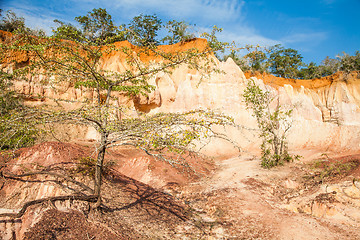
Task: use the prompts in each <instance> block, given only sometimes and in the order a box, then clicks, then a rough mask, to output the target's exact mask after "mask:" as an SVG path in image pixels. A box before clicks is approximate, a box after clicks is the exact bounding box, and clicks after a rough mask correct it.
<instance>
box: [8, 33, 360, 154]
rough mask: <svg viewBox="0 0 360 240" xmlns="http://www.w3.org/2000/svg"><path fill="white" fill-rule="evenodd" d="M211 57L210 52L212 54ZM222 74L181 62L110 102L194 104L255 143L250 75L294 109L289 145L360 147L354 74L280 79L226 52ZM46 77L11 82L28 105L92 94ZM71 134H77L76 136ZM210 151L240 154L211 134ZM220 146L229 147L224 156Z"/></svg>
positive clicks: (136, 106) (116, 60)
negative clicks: (148, 87) (147, 88)
mask: <svg viewBox="0 0 360 240" xmlns="http://www.w3.org/2000/svg"><path fill="white" fill-rule="evenodd" d="M117 45H119V46H123V45H124V46H127V47H129V48H130V49H132V50H133V51H136V47H135V46H132V45H131V44H130V43H128V42H126V41H125V42H120V43H117ZM204 46H206V41H205V40H203V39H196V40H192V41H190V42H187V43H182V44H176V45H171V46H163V47H162V48H163V49H164V50H165V51H179V50H184V49H188V48H191V47H197V48H199V49H202V48H204ZM14 57H15V58H16V59H17V61H18V64H17V65H9V66H8V68H9V70H11V68H14V67H19V66H21V64H26V62H27V61H28V59H27V58H26V56H24V55H23V54H20V55H19V56H18V57H16V56H14ZM209 57H211V58H214V56H209ZM141 60H142V61H146V62H148V61H158V59H156V57H154V58H153V59H152V58H151V56H150V57H149V56H142V57H141ZM214 61H215V62H216V64H217V66H218V68H219V70H220V71H222V72H223V74H219V73H213V74H211V75H210V76H208V77H204V76H202V75H201V73H200V72H197V71H195V70H193V69H189V68H188V67H187V66H185V65H181V66H179V67H178V68H177V69H175V70H174V71H173V72H172V73H171V74H168V73H158V74H157V75H155V76H154V77H153V78H152V79H150V84H152V85H153V86H155V90H154V91H153V92H152V93H150V94H149V95H148V96H137V97H135V98H128V97H126V96H124V95H123V94H121V93H114V98H113V100H112V104H114V105H117V106H123V105H126V106H128V107H130V108H132V109H133V110H132V111H133V115H136V111H142V112H146V113H149V114H153V113H158V112H184V111H189V110H193V109H199V108H202V109H211V110H214V111H219V112H223V113H225V114H228V115H230V116H232V117H234V119H235V121H236V123H237V124H239V125H241V126H242V128H241V130H239V129H232V128H226V130H225V131H226V134H227V135H228V136H229V137H230V138H231V139H233V140H234V141H236V142H237V143H238V144H239V145H240V146H241V147H242V148H243V149H247V150H250V149H257V148H258V146H259V142H260V141H259V140H258V139H257V137H256V136H257V133H256V131H245V130H244V129H254V128H257V125H256V121H255V119H254V118H253V117H252V115H251V112H250V111H248V110H246V108H245V104H244V102H243V98H242V93H243V90H244V89H245V83H246V81H247V79H248V78H250V77H252V78H253V79H255V80H256V81H257V83H258V84H260V85H261V86H262V88H264V89H267V90H269V91H271V92H274V93H275V94H279V97H280V103H281V105H283V106H285V107H289V108H293V109H294V111H293V127H292V129H291V131H290V132H289V136H288V139H289V147H290V150H291V148H293V149H294V148H295V149H296V148H320V149H324V150H326V149H329V148H330V149H332V150H334V151H339V150H341V151H342V150H358V149H359V148H360V146H359V142H360V80H359V73H355V72H354V73H350V74H345V73H341V72H340V73H337V74H334V75H332V76H328V77H324V78H321V79H314V80H292V79H283V78H277V77H274V76H271V75H265V74H255V75H250V74H249V73H247V74H246V75H244V73H243V72H242V71H241V69H240V68H239V67H238V66H237V65H236V64H235V63H234V62H233V60H232V59H230V58H229V59H228V60H227V61H226V62H219V61H218V60H217V59H215V58H214ZM101 66H102V68H104V69H106V70H112V71H124V70H125V69H126V68H127V67H128V66H127V64H126V62H125V61H124V56H123V55H122V54H121V53H119V52H113V53H109V54H106V55H105V56H104V58H103V59H102V60H101ZM43 78H44V77H43V76H41V75H39V76H32V77H30V79H29V81H27V82H17V83H15V86H14V88H15V90H16V91H18V92H20V93H23V94H26V95H32V96H37V98H32V99H29V101H27V104H29V105H39V104H44V103H46V104H54V99H59V98H61V99H66V100H70V101H73V102H72V103H66V104H65V103H64V107H65V108H67V109H73V108H76V107H78V106H80V105H81V104H80V103H77V102H79V101H82V100H85V99H90V100H91V99H96V98H97V93H96V92H95V91H93V90H91V89H86V88H83V87H80V88H78V89H75V88H74V87H73V86H72V85H71V84H70V83H69V84H66V85H64V84H62V85H56V84H55V85H51V84H50V83H51V79H49V80H48V82H49V84H47V85H44V84H40V82H42V81H43V80H44V79H43ZM84 135H85V136H88V137H90V138H92V139H96V138H97V135H96V134H94V133H93V131H92V130H89V133H86V134H83V135H82V137H83V136H84ZM74 137H76V136H74ZM204 152H206V153H207V154H209V155H211V156H214V155H215V156H224V157H225V155H226V156H230V155H234V154H237V153H238V152H237V150H236V149H234V148H233V147H232V146H230V145H229V144H228V143H224V142H222V141H214V142H213V143H211V144H209V146H208V147H206V148H205V149H204ZM224 153H226V154H225V155H224Z"/></svg>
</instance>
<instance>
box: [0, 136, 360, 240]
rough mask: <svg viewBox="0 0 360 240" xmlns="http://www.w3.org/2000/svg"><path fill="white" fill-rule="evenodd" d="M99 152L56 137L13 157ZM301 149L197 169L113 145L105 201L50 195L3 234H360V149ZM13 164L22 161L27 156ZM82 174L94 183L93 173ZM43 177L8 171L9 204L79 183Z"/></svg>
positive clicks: (4, 201)
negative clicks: (271, 162)
mask: <svg viewBox="0 0 360 240" xmlns="http://www.w3.org/2000/svg"><path fill="white" fill-rule="evenodd" d="M89 152H90V151H89V147H88V146H79V145H76V144H67V143H66V144H63V143H46V144H43V145H41V146H35V147H33V148H31V149H27V150H23V151H22V152H20V153H18V154H17V156H16V159H13V160H12V161H10V162H11V163H16V162H17V163H22V164H25V163H27V164H28V163H31V162H32V163H34V162H37V161H38V162H39V161H40V163H41V164H42V165H46V164H45V163H47V162H48V164H50V165H52V166H55V165H56V166H58V165H57V164H59V163H60V162H67V164H68V165H69V162H70V163H74V162H76V161H78V159H79V158H82V157H84V156H86V155H87V154H88V153H89ZM69 153H71V154H70V155H69ZM298 154H300V155H303V156H304V158H303V159H301V160H300V161H297V162H293V163H289V164H286V165H285V166H281V167H277V168H274V169H271V170H266V169H262V168H261V167H260V165H259V161H260V160H259V158H258V157H257V156H254V155H252V154H249V153H244V154H242V155H241V156H239V157H234V158H230V159H225V160H218V161H213V162H212V161H207V163H206V164H201V162H199V159H191V162H192V166H193V167H194V168H195V169H196V170H197V172H198V174H194V173H191V172H188V171H184V169H178V170H174V169H170V168H169V166H167V165H166V164H165V165H164V163H159V162H157V161H156V160H154V159H149V158H148V157H146V156H144V155H141V154H140V153H136V152H131V151H130V150H122V151H120V150H119V151H118V152H116V151H115V152H112V153H110V154H109V156H110V157H109V159H108V160H112V161H114V162H115V165H112V170H110V171H108V172H107V174H106V177H105V181H104V185H103V193H104V205H103V206H102V208H101V210H100V211H92V210H90V208H89V205H88V204H85V203H82V202H77V201H65V202H56V203H44V204H42V205H38V206H34V207H32V208H31V209H29V210H28V211H27V213H26V214H25V215H24V216H23V217H22V218H21V219H20V220H15V221H12V220H9V219H6V218H2V219H1V221H0V231H2V232H1V234H0V236H2V238H3V239H11V238H14V237H16V239H21V238H23V239H84V240H86V239H327V240H329V239H360V190H359V187H360V186H359V177H360V174H359V173H360V171H359V169H360V167H359V159H360V158H359V157H360V156H359V155H357V154H354V153H351V154H350V153H347V155H345V154H343V155H334V154H330V153H328V154H327V155H324V154H322V153H320V152H317V151H311V150H303V151H302V152H299V153H298ZM349 154H350V155H349ZM49 156H50V157H49ZM64 156H67V157H64ZM69 156H76V157H71V158H69ZM134 159H135V160H134ZM347 163H351V164H347ZM54 164H55V165H54ZM131 164H132V165H131ZM70 165H71V164H70ZM15 166H16V167H15ZM32 166H34V164H33V165H32ZM35 166H37V167H38V168H39V165H35ZM129 166H131V167H129ZM10 169H12V170H14V171H15V170H16V171H20V170H19V169H18V165H13V167H10ZM167 169H169V170H167ZM73 172H74V171H73ZM77 174H79V173H77ZM75 179H77V180H81V181H82V182H84V183H86V184H88V185H91V181H89V179H90V177H89V176H80V177H79V176H78V177H75ZM30 180H31V181H30ZM34 180H36V179H34V178H31V179H27V181H22V182H19V181H17V180H6V181H4V180H2V182H1V183H0V184H2V185H1V186H2V187H1V191H0V204H1V205H0V208H2V209H0V210H1V211H3V212H4V211H6V210H9V209H10V208H19V206H21V204H22V203H23V202H24V201H26V200H30V199H36V198H38V197H39V196H47V195H54V194H64V193H69V192H71V191H72V190H73V189H72V190H70V188H69V186H70V185H69V183H67V182H66V181H65V182H61V184H59V183H60V182H54V181H49V180H50V179H49V178H38V179H37V181H34ZM39 181H40V182H39ZM60 186H62V187H60ZM64 186H67V188H66V189H65V188H64ZM59 189H60V190H59ZM0 239H1V237H0Z"/></svg>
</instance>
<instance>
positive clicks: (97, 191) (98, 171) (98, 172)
mask: <svg viewBox="0 0 360 240" xmlns="http://www.w3.org/2000/svg"><path fill="white" fill-rule="evenodd" d="M106 141H107V134H106V133H104V132H103V133H101V140H100V147H99V152H98V156H97V161H96V166H95V177H94V182H95V184H94V185H95V186H94V195H95V196H97V197H98V199H97V202H96V204H95V206H94V208H98V207H99V206H100V204H101V183H102V168H103V164H104V158H105V151H106Z"/></svg>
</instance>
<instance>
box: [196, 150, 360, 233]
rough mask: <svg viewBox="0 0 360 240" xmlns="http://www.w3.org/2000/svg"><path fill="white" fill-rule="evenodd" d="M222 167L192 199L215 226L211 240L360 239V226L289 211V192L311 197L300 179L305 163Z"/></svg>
mask: <svg viewBox="0 0 360 240" xmlns="http://www.w3.org/2000/svg"><path fill="white" fill-rule="evenodd" d="M305 155H306V156H307V155H311V154H309V153H307V154H305ZM312 156H314V155H313V154H312ZM307 157H308V156H307ZM218 164H219V170H218V171H217V172H216V173H215V175H214V176H213V177H211V178H209V179H206V180H203V181H202V182H200V183H197V184H193V185H192V186H191V187H190V188H191V190H190V189H189V192H192V193H193V194H194V193H195V192H197V193H198V195H197V196H194V195H192V196H191V197H190V198H189V199H195V200H192V202H191V204H192V207H194V209H196V210H197V211H198V213H199V215H200V216H202V218H203V220H204V222H205V223H207V224H208V225H209V224H210V225H211V224H212V225H211V227H209V234H208V235H209V239H284V240H285V239H287V240H288V239H299V240H300V239H307V240H309V239H327V240H329V239H360V235H359V233H360V224H359V223H360V221H347V220H348V219H345V218H339V216H338V215H335V217H334V216H327V215H326V214H325V215H324V216H322V217H314V216H313V215H312V214H307V213H299V212H298V211H297V210H296V211H295V212H294V211H290V210H288V209H287V208H289V199H286V196H287V195H289V193H291V194H292V195H294V192H298V198H299V197H302V198H305V197H304V196H305V195H306V196H307V197H308V195H310V192H309V191H308V192H307V193H306V194H305V193H302V192H304V189H303V187H302V186H301V183H300V182H298V180H297V179H299V176H298V175H300V174H301V173H300V172H299V169H300V167H301V165H302V164H301V163H293V164H289V165H287V166H283V167H278V168H276V169H272V170H266V169H262V168H261V167H260V165H259V159H258V158H256V157H254V156H251V155H243V156H241V157H236V158H231V159H226V160H223V161H219V162H218ZM299 165H300V167H299ZM294 170H295V171H294ZM313 191H315V192H316V191H321V187H320V188H316V189H314V190H313ZM312 194H314V193H312ZM295 195H296V194H295ZM291 200H292V199H291ZM190 201H191V200H190ZM310 202H311V201H310ZM312 203H313V202H312ZM359 206H360V205H359ZM326 207H327V205H324V208H326ZM359 220H360V218H359ZM204 225H206V224H204Z"/></svg>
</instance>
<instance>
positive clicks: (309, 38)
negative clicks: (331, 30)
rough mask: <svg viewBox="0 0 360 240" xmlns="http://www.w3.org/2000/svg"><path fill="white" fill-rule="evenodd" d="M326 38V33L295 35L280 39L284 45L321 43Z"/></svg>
mask: <svg viewBox="0 0 360 240" xmlns="http://www.w3.org/2000/svg"><path fill="white" fill-rule="evenodd" d="M327 38H328V34H327V33H326V32H314V33H295V34H292V35H289V36H286V37H284V38H282V39H281V41H282V42H284V43H303V42H314V43H315V42H321V41H324V40H326V39H327Z"/></svg>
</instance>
